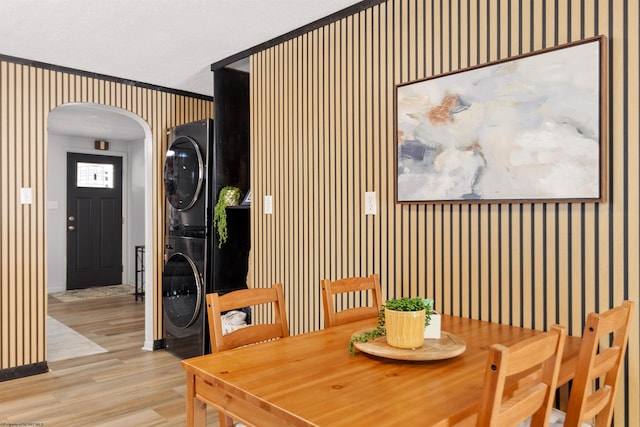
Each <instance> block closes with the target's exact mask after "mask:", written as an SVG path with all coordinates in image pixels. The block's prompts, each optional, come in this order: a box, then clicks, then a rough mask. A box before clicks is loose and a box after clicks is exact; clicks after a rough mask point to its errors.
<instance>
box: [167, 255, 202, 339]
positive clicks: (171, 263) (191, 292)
mask: <svg viewBox="0 0 640 427" xmlns="http://www.w3.org/2000/svg"><path fill="white" fill-rule="evenodd" d="M202 298H203V296H202V278H201V276H200V273H199V272H198V268H197V267H196V265H195V263H194V262H193V260H191V258H189V257H188V256H186V255H184V254H182V253H179V252H178V253H174V254H173V255H171V256H170V257H169V259H168V260H167V264H166V265H165V268H164V273H163V274H162V304H163V306H164V310H165V314H166V316H167V319H168V320H169V321H170V322H171V323H173V324H174V325H175V326H176V327H178V328H187V327H189V326H191V325H192V324H193V322H195V320H196V319H197V317H198V313H199V311H200V307H201V303H202Z"/></svg>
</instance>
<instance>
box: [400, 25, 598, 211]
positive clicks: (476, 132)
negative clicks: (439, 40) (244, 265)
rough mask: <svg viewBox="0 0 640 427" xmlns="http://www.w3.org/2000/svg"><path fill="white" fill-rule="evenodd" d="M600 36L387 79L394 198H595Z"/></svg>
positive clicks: (402, 200) (490, 200)
mask: <svg viewBox="0 0 640 427" xmlns="http://www.w3.org/2000/svg"><path fill="white" fill-rule="evenodd" d="M607 63H608V61H607V54H606V37H605V36H596V37H590V38H587V39H584V40H580V41H576V42H572V43H567V44H564V45H559V46H555V47H550V48H546V49H542V50H539V51H534V52H531V53H527V54H523V55H518V56H513V57H509V58H505V59H501V60H498V61H493V62H490V63H486V64H482V65H478V66H474V67H469V68H465V69H462V70H458V71H453V72H449V73H445V74H441V75H437V76H433V77H429V78H425V79H421V80H418V81H413V82H407V83H402V84H398V85H396V87H395V99H394V109H395V110H394V111H395V121H394V130H395V143H396V150H395V167H396V176H395V178H396V188H395V189H396V193H395V196H396V203H409V204H411V203H414V204H416V203H422V204H424V203H518V202H519V203H533V202H602V201H603V200H604V198H605V177H606V174H605V164H606V163H605V153H606V151H605V147H606V135H607V133H606V117H607V93H606V84H607V83H606V82H607V80H606V79H607Z"/></svg>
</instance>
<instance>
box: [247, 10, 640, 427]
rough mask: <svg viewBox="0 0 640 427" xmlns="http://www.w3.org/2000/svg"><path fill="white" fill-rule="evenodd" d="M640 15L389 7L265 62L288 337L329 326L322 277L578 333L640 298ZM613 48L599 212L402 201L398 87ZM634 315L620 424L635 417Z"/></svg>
mask: <svg viewBox="0 0 640 427" xmlns="http://www.w3.org/2000/svg"><path fill="white" fill-rule="evenodd" d="M638 16H639V13H638V4H637V2H633V1H626V0H610V1H602V0H601V1H595V0H587V1H584V0H572V1H561V2H557V1H555V0H546V1H545V0H518V1H516V0H513V1H509V0H492V1H487V2H484V1H476V0H448V1H441V0H389V1H388V2H385V3H381V4H379V5H377V6H373V7H371V8H368V9H366V10H364V11H361V12H359V13H357V14H355V15H352V16H349V17H346V18H343V19H341V20H339V21H336V22H334V23H331V24H328V25H326V26H324V27H321V28H319V29H317V30H313V31H312V32H309V33H307V34H304V35H302V36H299V37H297V38H295V39H292V40H289V41H286V42H283V43H281V44H278V45H276V46H274V47H272V48H269V49H267V50H264V51H261V52H259V53H257V54H255V55H253V56H252V58H251V159H252V164H251V187H252V191H253V193H252V194H253V209H252V248H253V251H252V255H251V259H250V264H251V268H252V271H253V272H254V273H253V286H268V285H270V284H271V283H273V282H283V284H284V286H285V292H286V298H287V308H288V315H289V323H290V329H291V332H292V333H293V334H297V333H302V332H306V331H311V330H316V329H319V328H321V327H322V325H323V324H324V323H323V319H322V300H321V298H320V280H321V279H322V278H331V279H337V278H341V277H348V276H354V275H367V274H370V273H379V274H380V275H381V282H382V286H383V294H384V296H385V297H394V296H398V295H403V296H416V295H421V296H428V297H433V298H435V301H436V308H437V309H438V310H441V311H443V312H445V313H450V314H454V315H461V316H468V317H473V318H478V319H483V320H488V321H493V322H500V323H506V324H512V325H517V326H524V327H531V328H536V329H540V330H545V329H547V328H549V327H550V326H551V325H552V324H553V323H560V324H563V325H566V326H567V327H568V328H569V330H570V333H571V334H573V335H578V336H579V335H581V333H582V327H583V324H584V323H583V322H584V319H585V317H586V314H587V313H589V312H592V311H604V310H606V309H608V308H610V307H612V306H614V305H618V304H620V302H621V301H622V300H623V299H626V298H628V299H632V300H635V301H638V299H639V298H638V297H639V281H638V266H639V265H640V253H639V246H638V241H639V237H640V235H639V233H640V231H639V227H640V223H639V217H638V213H639V212H638V205H639V203H640V192H639V184H640V177H639V173H640V171H639V147H638V123H639V117H638V111H639V110H638V98H639V96H638V95H639V94H638V92H639V86H638V81H639V77H640V76H639V70H638V62H639V60H640V57H639V52H638V24H639V22H638ZM600 34H603V35H606V36H607V45H608V46H607V50H608V51H609V58H610V61H609V76H608V79H609V80H608V92H609V96H608V101H609V113H608V120H607V121H608V122H609V123H608V126H609V130H608V142H607V147H606V151H607V168H606V169H607V170H608V174H607V178H606V182H607V199H606V201H605V202H604V203H600V204H593V203H588V204H581V203H573V204H567V203H560V204H554V203H537V204H489V205H486V204H485V205H478V204H459V205H458V204H435V205H410V206H409V205H397V204H395V203H394V186H395V181H394V174H395V168H394V150H395V143H394V135H393V123H394V121H393V114H394V110H393V101H394V85H395V84H398V83H404V82H407V81H411V80H415V79H419V78H423V77H428V76H432V75H437V74H439V73H443V72H447V71H452V70H458V69H462V68H465V67H468V66H473V65H477V64H482V63H486V62H488V61H491V60H495V59H499V58H505V57H509V56H513V55H517V54H520V53H526V52H531V51H534V50H539V49H542V48H545V47H550V46H555V45H558V44H563V43H566V42H570V41H575V40H579V39H582V38H586V37H590V36H594V35H600ZM365 191H375V192H376V194H377V200H378V214H377V215H375V216H365V215H364V192H365ZM268 194H270V195H273V215H265V214H263V196H264V195H268ZM344 303H345V304H352V303H354V302H353V301H344ZM264 316H267V314H264ZM635 318H636V321H635V322H634V327H633V330H632V332H631V339H630V344H629V353H628V359H627V363H626V365H625V372H624V378H623V381H622V388H621V392H620V394H619V395H618V402H617V406H616V412H615V420H616V422H615V425H617V426H623V425H630V424H629V423H630V422H631V424H633V423H635V422H637V420H638V419H639V418H638V408H639V407H640V405H638V403H639V401H640V395H639V386H638V368H639V363H640V362H639V360H640V357H639V344H640V342H639V341H640V340H639V338H638V321H637V318H638V312H637V311H636V313H635Z"/></svg>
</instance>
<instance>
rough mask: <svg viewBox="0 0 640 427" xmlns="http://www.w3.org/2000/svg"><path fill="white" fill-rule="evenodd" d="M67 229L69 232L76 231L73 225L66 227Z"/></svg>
mask: <svg viewBox="0 0 640 427" xmlns="http://www.w3.org/2000/svg"><path fill="white" fill-rule="evenodd" d="M67 228H68V229H69V230H71V231H73V230H75V229H76V227H75V226H73V225H70V226H68V227H67Z"/></svg>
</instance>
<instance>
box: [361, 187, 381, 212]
mask: <svg viewBox="0 0 640 427" xmlns="http://www.w3.org/2000/svg"><path fill="white" fill-rule="evenodd" d="M376 213H378V208H377V205H376V192H375V191H367V192H366V193H364V214H365V215H375V214H376Z"/></svg>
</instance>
